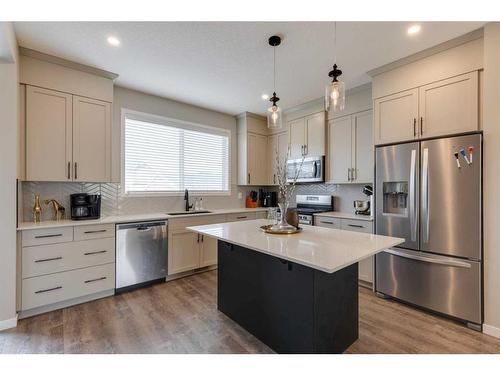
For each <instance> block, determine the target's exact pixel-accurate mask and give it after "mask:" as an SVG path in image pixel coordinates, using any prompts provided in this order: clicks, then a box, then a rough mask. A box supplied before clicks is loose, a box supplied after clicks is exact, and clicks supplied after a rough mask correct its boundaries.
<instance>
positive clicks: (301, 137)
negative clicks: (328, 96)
mask: <svg viewBox="0 0 500 375" xmlns="http://www.w3.org/2000/svg"><path fill="white" fill-rule="evenodd" d="M288 129H289V132H290V141H289V143H290V159H300V158H302V156H306V157H308V156H322V155H325V129H326V126H325V112H318V113H314V114H312V115H309V116H305V117H301V118H298V119H296V120H292V121H289V122H288Z"/></svg>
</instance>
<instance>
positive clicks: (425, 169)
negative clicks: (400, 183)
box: [422, 148, 429, 242]
mask: <svg viewBox="0 0 500 375" xmlns="http://www.w3.org/2000/svg"><path fill="white" fill-rule="evenodd" d="M422 218H423V219H424V223H423V224H424V225H423V228H422V236H423V241H424V242H429V149H428V148H424V150H423V155H422Z"/></svg>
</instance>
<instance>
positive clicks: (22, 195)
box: [18, 182, 366, 221]
mask: <svg viewBox="0 0 500 375" xmlns="http://www.w3.org/2000/svg"><path fill="white" fill-rule="evenodd" d="M361 188H362V185H331V184H308V185H297V187H296V190H295V194H326V195H333V196H334V197H335V199H334V202H335V203H334V205H335V210H336V211H343V212H354V208H353V200H355V199H366V197H365V196H364V194H363V193H362V192H361ZM252 189H253V190H255V189H256V187H246V186H237V185H233V186H232V187H231V195H230V196H204V197H203V204H204V208H208V209H217V208H238V207H244V205H245V199H244V197H246V196H247V195H248V193H249V192H250V190H252ZM239 192H241V193H242V194H243V199H238V193H239ZM73 193H89V194H101V197H102V198H101V214H102V216H110V215H118V214H134V213H138V214H140V213H149V212H169V211H177V210H183V209H184V200H183V197H182V196H174V197H147V198H144V197H126V196H123V195H122V194H121V190H120V184H116V183H102V184H101V183H80V182H21V183H20V186H19V195H18V196H19V202H18V212H19V221H31V220H32V208H33V204H34V194H40V199H41V203H42V209H43V211H42V220H50V219H51V217H52V210H51V208H50V207H49V206H46V205H45V204H44V203H43V201H44V200H45V199H52V198H53V199H56V200H58V201H59V202H60V203H61V204H62V205H63V206H64V207H66V212H67V214H68V215H69V208H70V199H69V196H70V194H73ZM191 196H192V198H195V197H196V194H195V193H192V194H191ZM291 205H292V206H293V205H295V197H294V198H293V199H292V202H291Z"/></svg>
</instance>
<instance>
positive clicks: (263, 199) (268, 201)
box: [260, 190, 278, 207]
mask: <svg viewBox="0 0 500 375" xmlns="http://www.w3.org/2000/svg"><path fill="white" fill-rule="evenodd" d="M260 205H261V207H277V206H278V199H277V194H276V192H275V191H262V190H261V191H260Z"/></svg>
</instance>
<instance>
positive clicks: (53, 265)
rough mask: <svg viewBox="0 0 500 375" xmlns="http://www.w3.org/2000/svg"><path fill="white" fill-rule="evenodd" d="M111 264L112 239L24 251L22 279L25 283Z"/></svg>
mask: <svg viewBox="0 0 500 375" xmlns="http://www.w3.org/2000/svg"><path fill="white" fill-rule="evenodd" d="M114 261H115V239H114V238H101V239H97V240H88V241H78V242H68V243H60V244H52V245H42V246H30V247H24V248H23V250H22V277H23V279H25V278H28V277H34V276H41V275H47V274H51V273H56V272H63V271H69V270H72V269H76V268H85V267H90V266H96V265H100V264H106V263H111V262H114Z"/></svg>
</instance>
